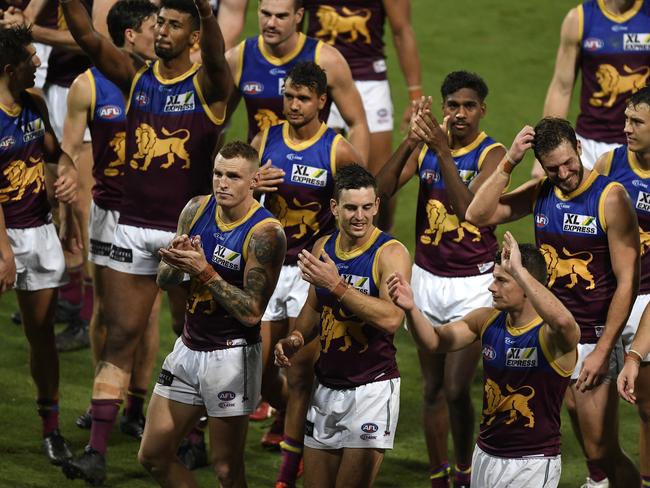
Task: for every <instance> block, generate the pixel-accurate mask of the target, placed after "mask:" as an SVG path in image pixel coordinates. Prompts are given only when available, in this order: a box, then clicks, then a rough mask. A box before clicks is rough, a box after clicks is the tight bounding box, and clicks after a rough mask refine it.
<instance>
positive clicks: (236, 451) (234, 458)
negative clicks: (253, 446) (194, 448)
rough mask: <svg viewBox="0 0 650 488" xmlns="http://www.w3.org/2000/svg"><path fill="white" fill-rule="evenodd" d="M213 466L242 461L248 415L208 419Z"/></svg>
mask: <svg viewBox="0 0 650 488" xmlns="http://www.w3.org/2000/svg"><path fill="white" fill-rule="evenodd" d="M208 427H209V431H210V455H211V456H212V462H213V464H215V465H217V464H219V463H226V464H229V465H233V464H240V463H241V462H243V459H244V448H245V446H246V433H247V432H248V415H239V416H236V417H208Z"/></svg>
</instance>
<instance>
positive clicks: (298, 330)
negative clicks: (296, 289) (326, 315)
mask: <svg viewBox="0 0 650 488" xmlns="http://www.w3.org/2000/svg"><path fill="white" fill-rule="evenodd" d="M320 317H321V312H320V309H319V306H318V299H317V298H316V289H315V288H314V287H313V286H310V287H309V293H308V295H307V301H306V302H305V304H304V305H303V307H302V309H301V310H300V314H299V315H298V318H297V319H296V327H295V329H294V330H293V331H291V333H289V335H288V336H287V337H285V338H284V339H282V340H280V341H278V343H277V344H276V345H275V348H274V351H273V352H274V355H275V364H277V365H278V366H280V367H282V368H290V367H291V361H290V359H291V358H292V357H293V356H294V355H295V354H296V353H297V352H298V351H299V350H300V349H301V348H302V347H303V346H304V345H305V344H309V343H310V342H311V341H313V340H314V339H315V338H316V336H317V335H318V325H319V323H320Z"/></svg>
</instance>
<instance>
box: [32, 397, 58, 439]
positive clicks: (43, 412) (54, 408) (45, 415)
mask: <svg viewBox="0 0 650 488" xmlns="http://www.w3.org/2000/svg"><path fill="white" fill-rule="evenodd" d="M36 405H37V406H38V414H39V415H40V416H41V421H42V422H43V437H47V436H48V435H50V434H51V433H52V432H53V431H54V430H56V429H58V428H59V401H58V400H47V399H44V398H39V399H38V400H36Z"/></svg>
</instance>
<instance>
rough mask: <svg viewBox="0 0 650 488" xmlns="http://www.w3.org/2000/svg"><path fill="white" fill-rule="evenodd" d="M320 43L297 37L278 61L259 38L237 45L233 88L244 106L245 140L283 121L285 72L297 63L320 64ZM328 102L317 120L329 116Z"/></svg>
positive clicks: (303, 36)
mask: <svg viewBox="0 0 650 488" xmlns="http://www.w3.org/2000/svg"><path fill="white" fill-rule="evenodd" d="M321 47H322V43H321V42H319V41H318V40H317V39H312V38H310V37H306V36H305V35H304V34H298V43H297V44H296V48H295V49H294V50H293V51H292V52H290V53H289V54H287V55H286V56H283V57H281V58H278V57H276V56H273V55H272V54H271V53H269V52H268V51H267V49H266V48H265V47H264V40H263V39H262V36H257V37H249V38H248V39H246V40H245V41H242V43H241V44H240V45H239V52H240V58H239V60H238V61H237V69H236V71H235V86H236V87H237V89H238V90H239V93H240V95H241V96H242V97H243V98H244V102H245V103H246V113H247V114H248V140H249V141H251V140H252V139H253V137H255V135H256V134H257V133H258V132H260V131H262V130H264V129H268V128H269V127H271V126H273V125H276V124H279V123H280V122H282V121H283V120H284V115H283V99H282V94H283V88H284V80H285V78H286V77H287V73H289V71H291V68H293V66H294V65H295V64H296V63H297V62H298V61H313V62H314V63H316V64H320V50H321ZM329 107H330V102H329V97H328V102H327V104H326V105H325V107H324V108H323V110H321V111H320V113H319V117H320V119H321V120H327V117H328V115H329Z"/></svg>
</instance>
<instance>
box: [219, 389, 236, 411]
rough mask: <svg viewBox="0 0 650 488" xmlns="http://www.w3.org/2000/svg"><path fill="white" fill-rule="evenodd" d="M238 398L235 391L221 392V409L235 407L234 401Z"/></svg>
mask: <svg viewBox="0 0 650 488" xmlns="http://www.w3.org/2000/svg"><path fill="white" fill-rule="evenodd" d="M236 396H237V395H236V394H235V392H234V391H229V390H225V391H220V392H219V393H217V398H219V400H221V402H219V408H230V407H234V406H235V404H234V403H233V400H234V399H235V397H236Z"/></svg>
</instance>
